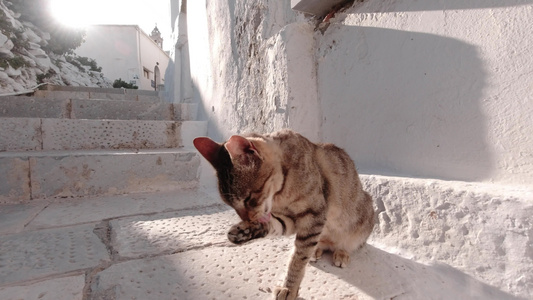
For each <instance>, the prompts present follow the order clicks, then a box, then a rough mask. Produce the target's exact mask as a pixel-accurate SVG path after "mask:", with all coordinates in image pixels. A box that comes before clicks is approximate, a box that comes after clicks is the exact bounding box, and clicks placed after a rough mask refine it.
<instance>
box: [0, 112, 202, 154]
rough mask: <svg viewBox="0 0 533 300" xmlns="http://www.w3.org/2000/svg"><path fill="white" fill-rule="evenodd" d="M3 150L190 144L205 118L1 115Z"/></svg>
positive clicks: (179, 145) (171, 146) (144, 147)
mask: <svg viewBox="0 0 533 300" xmlns="http://www.w3.org/2000/svg"><path fill="white" fill-rule="evenodd" d="M0 128H2V130H1V131H0V151H40V150H81V149H154V148H176V147H183V146H191V145H192V139H194V137H196V136H200V135H205V134H206V132H207V122H204V121H184V122H177V121H145V120H75V119H47V118H45V119H40V118H0Z"/></svg>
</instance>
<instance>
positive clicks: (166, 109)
mask: <svg viewBox="0 0 533 300" xmlns="http://www.w3.org/2000/svg"><path fill="white" fill-rule="evenodd" d="M197 112H198V104H193V103H181V104H172V103H164V102H151V101H134V102H130V101H115V100H94V99H72V100H71V99H63V100H60V99H46V98H35V97H25V96H17V97H15V96H11V97H0V118H6V117H13V118H67V119H111V120H167V121H193V120H195V119H196V116H197Z"/></svg>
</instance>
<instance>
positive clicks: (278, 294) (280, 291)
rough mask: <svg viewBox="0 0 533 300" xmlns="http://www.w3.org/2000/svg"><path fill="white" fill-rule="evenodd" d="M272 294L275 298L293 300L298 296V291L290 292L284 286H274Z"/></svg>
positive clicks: (277, 299)
mask: <svg viewBox="0 0 533 300" xmlns="http://www.w3.org/2000/svg"><path fill="white" fill-rule="evenodd" d="M273 295H274V299H276V300H294V299H296V296H298V292H291V291H290V290H289V289H288V288H286V287H281V286H277V287H275V288H274V293H273Z"/></svg>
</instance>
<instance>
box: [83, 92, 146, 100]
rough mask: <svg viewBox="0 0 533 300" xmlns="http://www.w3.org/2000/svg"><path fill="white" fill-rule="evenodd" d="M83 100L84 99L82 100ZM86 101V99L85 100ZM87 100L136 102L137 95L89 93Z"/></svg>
mask: <svg viewBox="0 0 533 300" xmlns="http://www.w3.org/2000/svg"><path fill="white" fill-rule="evenodd" d="M82 99H84V98H82ZM85 99H86V98H85ZM88 99H97V100H122V101H128V102H131V101H137V95H130V94H115V93H99V92H90V93H89V98H88Z"/></svg>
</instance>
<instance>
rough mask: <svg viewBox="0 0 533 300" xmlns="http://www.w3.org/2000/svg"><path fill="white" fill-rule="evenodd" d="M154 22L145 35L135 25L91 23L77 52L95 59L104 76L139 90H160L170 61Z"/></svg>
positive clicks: (162, 87)
mask: <svg viewBox="0 0 533 300" xmlns="http://www.w3.org/2000/svg"><path fill="white" fill-rule="evenodd" d="M162 46H163V39H162V38H161V33H160V32H159V29H157V26H156V27H155V28H154V30H153V31H152V34H151V35H150V36H148V35H147V34H146V33H145V32H144V31H142V30H141V29H140V28H139V26H137V25H93V26H91V27H89V28H87V35H86V37H85V42H84V43H83V44H82V45H81V46H80V47H79V48H78V49H76V50H75V52H76V54H78V55H80V56H86V57H89V58H92V59H94V60H96V63H97V64H98V66H99V67H102V72H103V73H104V76H105V77H107V78H109V79H110V80H111V81H114V80H116V79H119V78H120V79H122V80H124V81H126V82H128V83H132V84H135V85H136V86H138V87H139V89H142V90H154V89H156V88H157V90H163V89H164V85H165V72H166V69H167V66H168V63H169V61H170V57H169V55H168V53H166V52H165V51H163V49H162Z"/></svg>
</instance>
